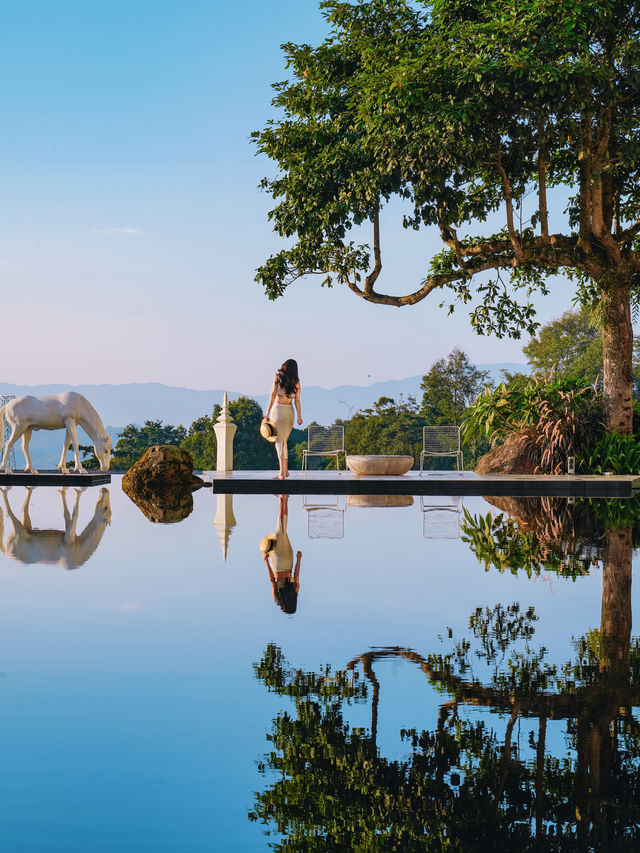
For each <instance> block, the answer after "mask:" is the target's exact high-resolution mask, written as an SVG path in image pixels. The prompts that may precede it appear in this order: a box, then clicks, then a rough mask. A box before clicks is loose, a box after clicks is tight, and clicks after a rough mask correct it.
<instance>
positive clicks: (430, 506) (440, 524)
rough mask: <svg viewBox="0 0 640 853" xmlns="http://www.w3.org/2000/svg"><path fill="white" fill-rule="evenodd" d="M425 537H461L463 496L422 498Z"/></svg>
mask: <svg viewBox="0 0 640 853" xmlns="http://www.w3.org/2000/svg"><path fill="white" fill-rule="evenodd" d="M420 510H421V512H422V538H423V539H459V538H460V518H461V515H462V510H463V502H462V498H461V497H444V498H441V499H440V501H438V498H436V497H433V496H428V497H424V496H423V497H421V498H420Z"/></svg>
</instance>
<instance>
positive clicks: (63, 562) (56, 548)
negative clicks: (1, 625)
mask: <svg viewBox="0 0 640 853" xmlns="http://www.w3.org/2000/svg"><path fill="white" fill-rule="evenodd" d="M33 491H34V488H33V487H27V495H26V498H25V501H24V504H23V505H22V521H20V519H19V518H18V517H17V516H16V515H15V513H14V512H13V510H12V509H11V504H10V503H9V495H8V492H9V489H2V496H3V499H4V506H5V509H6V512H7V516H8V518H9V521H10V522H11V526H12V528H13V530H12V532H11V533H9V535H8V536H7V540H6V542H4V545H3V541H4V516H3V513H2V509H1V508H0V550H2V551H3V553H5V554H6V555H7V557H11V559H12V560H17V561H18V562H20V563H49V564H54V565H58V566H62V568H64V569H77V568H78V567H79V566H82V565H84V564H85V563H86V562H87V560H89V558H90V557H91V556H92V555H93V554H94V553H95V551H96V549H97V548H98V545H99V544H100V541H101V540H102V536H103V534H104V531H105V530H106V527H107V525H108V524H110V523H111V499H110V496H109V489H100V496H99V497H98V500H97V502H96V506H95V509H94V511H93V518H92V519H91V521H89V523H88V524H87V526H86V527H85V528H84V530H83V531H82V533H78V532H77V526H78V515H79V511H80V493H81V492H82V491H83V489H76V490H75V492H76V496H75V503H74V506H73V510H72V511H71V512H69V508H68V506H67V487H65V488H62V489H59V493H60V495H61V498H62V512H63V515H64V530H46V529H45V530H39V529H38V528H34V527H33V525H32V523H31V517H30V515H29V504H30V502H31V495H32V493H33Z"/></svg>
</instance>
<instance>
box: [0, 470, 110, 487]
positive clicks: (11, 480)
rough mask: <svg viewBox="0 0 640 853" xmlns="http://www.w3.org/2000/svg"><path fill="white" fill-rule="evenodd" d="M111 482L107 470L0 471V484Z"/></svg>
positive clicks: (85, 484)
mask: <svg viewBox="0 0 640 853" xmlns="http://www.w3.org/2000/svg"><path fill="white" fill-rule="evenodd" d="M110 482H111V474H109V473H107V472H105V471H87V473H86V474H76V473H75V472H73V471H70V472H69V473H68V474H61V473H60V471H58V470H55V471H42V470H41V471H40V473H39V474H30V473H29V472H28V471H25V472H22V471H14V472H13V473H12V474H5V473H3V472H1V471H0V486H57V487H58V488H60V487H61V486H104V485H106V484H107V483H110Z"/></svg>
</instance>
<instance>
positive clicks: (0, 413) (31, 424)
mask: <svg viewBox="0 0 640 853" xmlns="http://www.w3.org/2000/svg"><path fill="white" fill-rule="evenodd" d="M3 417H5V418H6V419H7V423H8V424H9V426H10V427H11V435H10V437H9V441H8V442H7V446H6V448H5V451H4V456H3V457H2V462H1V463H0V468H1V469H2V470H3V471H4V473H5V474H11V473H12V471H11V468H9V454H10V452H11V448H12V447H13V445H14V444H15V443H16V441H17V440H18V439H19V438H20V437H22V452H23V453H24V458H25V459H26V462H27V467H26V468H25V469H24V470H25V471H29V472H30V473H31V474H37V473H38V472H37V471H36V469H35V468H34V467H33V464H32V462H31V457H30V456H29V442H30V441H31V432H32V431H33V430H34V429H35V430H38V429H64V430H66V435H65V439H64V445H63V447H62V456H61V457H60V462H59V463H58V465H57V466H56V467H57V468H60V471H61V473H62V474H67V473H68V471H67V465H66V461H67V452H68V450H69V447H70V445H71V444H73V452H74V455H75V462H76V465H75V468H74V471H79V472H80V473H82V474H86V473H87V472H86V470H85V469H84V468H83V467H82V463H81V462H80V449H79V447H78V431H77V427H78V425H80V426H81V427H82V429H83V430H84V431H85V432H86V433H87V435H88V436H89V437H90V438H91V441H92V442H93V449H94V451H95V454H96V457H97V458H98V461H99V462H100V470H101V471H108V470H109V465H110V464H111V436H110V435H107V431H106V429H105V428H104V424H103V423H102V421H101V420H100V416H99V415H98V413H97V412H96V410H95V409H94V408H93V406H92V405H91V403H90V402H89V401H88V400H87V399H85V398H84V397H83V396H82V394H76V393H75V391H65V392H64V393H63V394H55V395H54V396H52V397H31V396H30V395H28V394H27V395H26V396H24V397H16V398H15V400H10V401H9V402H8V403H7V404H6V406H3V407H2V408H1V409H0V450H2V445H3V444H4V420H3Z"/></svg>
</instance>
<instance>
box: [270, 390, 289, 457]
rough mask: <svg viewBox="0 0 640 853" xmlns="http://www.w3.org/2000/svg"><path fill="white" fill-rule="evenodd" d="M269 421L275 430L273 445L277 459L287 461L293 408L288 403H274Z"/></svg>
mask: <svg viewBox="0 0 640 853" xmlns="http://www.w3.org/2000/svg"><path fill="white" fill-rule="evenodd" d="M270 420H271V423H272V424H274V425H275V428H276V442H275V444H276V452H277V454H278V459H288V458H289V450H288V448H287V441H288V439H289V436H290V435H291V430H292V429H293V406H292V405H289V404H288V403H274V404H273V406H272V408H271V418H270Z"/></svg>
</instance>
